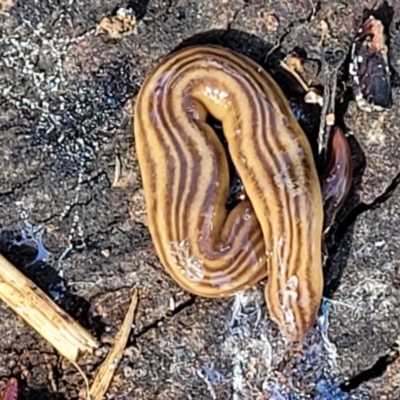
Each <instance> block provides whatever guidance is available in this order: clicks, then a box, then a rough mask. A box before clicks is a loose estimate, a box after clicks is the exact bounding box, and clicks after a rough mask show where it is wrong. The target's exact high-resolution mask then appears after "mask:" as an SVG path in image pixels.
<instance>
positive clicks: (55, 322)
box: [0, 255, 98, 361]
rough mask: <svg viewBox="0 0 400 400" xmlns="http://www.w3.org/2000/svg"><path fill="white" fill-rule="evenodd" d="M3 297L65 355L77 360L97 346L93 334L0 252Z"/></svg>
mask: <svg viewBox="0 0 400 400" xmlns="http://www.w3.org/2000/svg"><path fill="white" fill-rule="evenodd" d="M0 299H2V300H3V301H4V302H5V303H6V304H7V305H8V306H9V307H10V308H11V309H12V310H13V311H14V312H15V313H17V314H18V315H19V316H20V317H21V318H22V319H23V320H24V321H25V322H26V323H27V324H29V325H30V326H31V327H32V328H33V329H34V330H36V332H38V333H39V334H40V335H41V336H42V337H43V338H44V339H46V340H47V341H48V342H49V343H50V344H51V345H52V346H53V347H54V348H55V349H56V350H57V351H58V352H59V353H60V354H61V355H62V356H63V357H65V358H66V359H68V360H70V361H76V360H78V359H79V357H80V356H81V355H82V354H84V353H92V352H93V350H94V349H95V348H97V347H98V343H97V341H96V340H95V339H94V337H93V336H92V335H91V334H90V333H89V332H88V331H86V330H85V329H84V328H82V327H81V326H80V325H79V324H78V323H77V322H76V321H74V320H73V319H72V318H71V317H70V316H69V315H68V314H67V313H66V312H65V311H64V310H62V309H61V308H60V307H58V306H57V305H56V304H55V303H53V302H52V301H51V299H50V298H49V297H47V296H46V294H45V293H44V292H42V291H41V290H40V289H39V288H38V287H37V286H36V285H35V284H34V283H33V282H32V281H30V280H29V279H28V278H27V277H26V276H24V275H23V274H22V273H21V272H20V271H19V270H18V269H17V268H15V267H14V265H12V264H11V263H10V262H9V261H8V260H6V259H5V258H4V257H3V256H2V255H0Z"/></svg>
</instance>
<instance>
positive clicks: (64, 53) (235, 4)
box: [0, 0, 400, 400]
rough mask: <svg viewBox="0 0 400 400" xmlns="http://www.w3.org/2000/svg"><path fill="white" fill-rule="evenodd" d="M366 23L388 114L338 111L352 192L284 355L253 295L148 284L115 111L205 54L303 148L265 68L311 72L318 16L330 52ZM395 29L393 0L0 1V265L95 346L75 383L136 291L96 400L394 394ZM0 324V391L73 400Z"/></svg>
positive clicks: (7, 316) (124, 123) (398, 265)
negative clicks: (255, 85)
mask: <svg viewBox="0 0 400 400" xmlns="http://www.w3.org/2000/svg"><path fill="white" fill-rule="evenodd" d="M120 7H124V8H129V7H131V8H132V10H133V15H134V17H135V20H134V22H135V23H134V29H133V32H132V33H131V34H130V35H126V36H124V37H122V38H110V37H109V36H108V35H107V34H105V33H102V34H96V27H97V25H98V24H99V23H100V21H101V20H102V19H103V18H104V17H106V16H112V15H115V14H116V11H117V9H118V8H120ZM369 12H373V13H374V14H375V15H377V16H378V17H380V18H381V19H382V20H383V22H384V23H385V26H386V28H387V32H388V34H389V46H390V61H391V67H392V84H393V87H392V95H393V106H392V107H391V108H390V109H389V110H387V111H384V112H379V113H378V112H374V113H370V114H368V113H364V112H362V111H360V110H359V109H357V108H356V107H355V104H354V102H353V101H351V102H350V104H349V106H348V108H347V110H346V114H345V121H346V124H347V128H348V130H349V131H351V132H352V133H353V136H352V137H351V146H352V150H353V154H354V160H353V161H354V165H355V172H354V185H353V189H352V193H351V198H350V199H349V201H348V202H347V205H346V207H345V209H344V211H343V213H342V217H343V218H342V222H341V223H340V224H339V226H338V230H337V231H338V232H339V233H338V236H337V237H335V238H334V240H331V244H330V247H329V248H330V249H331V257H330V261H329V262H328V264H327V267H326V297H325V299H324V302H323V304H322V307H321V314H320V318H319V320H318V322H317V324H316V326H315V328H314V329H313V331H312V332H311V333H310V335H309V338H308V339H307V342H306V344H305V346H304V347H303V348H301V349H293V348H291V347H290V346H288V345H287V344H285V343H284V341H283V339H282V337H281V335H280V333H279V332H278V330H277V328H276V326H275V325H274V324H273V323H272V322H271V321H270V319H269V316H268V313H267V311H266V307H265V302H264V298H263V292H262V289H263V285H262V283H261V284H260V285H259V286H258V287H256V288H253V289H251V290H248V291H246V292H245V293H241V294H238V295H237V296H236V297H234V298H230V299H225V300H218V301H217V300H205V299H201V298H194V297H192V296H190V295H189V294H187V293H184V292H182V290H180V289H179V287H177V285H176V284H175V283H174V282H173V281H172V280H171V279H170V278H169V277H168V276H167V275H166V274H165V273H164V271H163V269H162V267H161V265H160V264H159V261H158V259H157V257H156V255H155V253H154V249H153V247H152V243H151V239H150V236H149V232H148V230H147V227H146V218H145V217H146V212H145V205H144V201H143V193H142V189H141V181H140V173H139V171H138V165H137V160H136V156H135V152H134V138H133V129H132V101H134V99H135V95H136V94H137V92H138V90H139V88H140V85H141V83H142V82H143V79H144V77H145V76H146V74H147V73H149V72H150V70H151V69H152V68H153V67H154V66H155V64H156V63H157V61H159V60H160V58H161V57H163V56H165V55H166V54H168V53H169V52H170V51H172V50H173V49H175V48H176V47H177V46H180V45H182V44H187V43H220V44H222V45H224V46H226V47H229V48H231V49H235V50H237V51H240V52H242V53H244V54H247V55H249V56H251V57H252V58H254V59H255V60H256V61H258V62H259V63H261V64H262V65H263V66H264V67H265V68H266V69H267V70H269V71H270V72H271V73H272V74H273V76H274V77H275V78H276V79H277V80H278V82H279V83H280V84H281V85H282V88H283V89H284V91H285V93H286V94H287V96H288V97H289V98H290V99H291V101H292V104H293V107H301V108H297V111H298V115H299V118H300V122H301V124H302V126H304V129H305V130H306V132H307V133H308V134H309V135H310V138H312V137H313V136H315V132H316V131H317V129H318V123H319V113H320V108H319V106H317V105H304V104H302V105H301V106H299V105H297V102H298V101H299V99H302V97H303V95H304V93H302V92H301V91H300V90H298V89H297V90H293V89H294V88H295V85H294V84H293V83H292V81H290V80H289V78H288V76H287V75H285V74H284V73H283V71H282V70H281V69H280V68H279V60H281V59H283V57H284V56H285V55H286V54H288V53H290V52H292V51H293V50H295V49H297V51H300V52H302V54H306V55H307V56H308V57H309V58H310V59H312V60H314V61H313V62H314V64H312V63H310V65H316V66H318V62H319V59H320V57H321V55H320V54H321V51H320V50H321V47H320V46H319V42H320V40H321V34H322V25H321V21H322V20H325V21H326V22H327V25H328V28H329V36H328V37H327V38H326V40H325V42H324V43H325V44H324V45H325V46H332V48H341V49H343V51H345V53H346V54H347V53H348V52H349V46H350V44H351V41H352V40H353V37H354V35H355V33H356V32H357V30H358V28H359V27H360V24H361V23H362V21H363V19H364V18H365V17H366V16H367V15H368V13H369ZM271 15H273V18H271V17H270V16H271ZM271 21H272V22H273V23H271ZM276 22H277V23H276ZM399 27H400V3H399V2H396V1H389V2H385V3H384V2H380V1H367V0H364V1H359V0H353V1H350V0H349V1H343V2H333V1H312V0H298V1H287V0H285V1H282V0H280V1H255V0H250V1H240V0H236V1H220V0H204V1H195V0H175V1H174V0H171V1H150V2H149V3H148V4H147V2H146V1H140V0H136V1H131V2H130V3H129V2H128V1H127V2H126V3H124V2H122V3H121V2H116V1H108V2H101V1H96V0H90V1H83V0H75V1H74V0H71V1H68V2H57V1H54V0H47V1H40V2H37V1H34V0H24V1H16V2H15V1H12V0H8V1H3V0H0V32H1V34H0V90H1V92H0V105H1V112H0V131H1V136H0V143H1V145H0V170H1V171H2V173H1V174H0V205H1V207H0V223H1V236H0V239H1V240H0V251H1V252H2V254H4V255H5V256H6V257H7V258H9V259H10V260H11V261H12V262H13V263H14V264H15V265H16V266H18V268H20V269H21V270H22V271H23V272H24V273H25V274H26V275H27V276H29V277H30V278H31V279H32V280H34V282H35V283H36V284H38V286H40V287H41V288H42V289H43V290H44V291H45V292H46V293H47V294H49V295H50V296H51V297H52V298H53V299H54V300H55V301H56V302H57V303H58V304H59V305H60V306H61V307H62V308H64V309H65V310H66V311H67V312H68V313H70V314H71V315H72V316H73V317H75V318H77V319H78V320H79V321H80V323H81V324H83V325H84V326H86V327H88V329H89V330H90V331H91V332H92V333H93V334H94V335H96V337H97V338H98V339H99V340H100V341H101V343H102V344H103V345H104V346H103V348H101V349H100V350H99V351H97V352H96V354H95V355H94V356H93V357H90V358H87V359H85V360H84V361H82V362H81V364H80V365H81V367H82V368H83V370H84V371H85V373H87V374H88V376H89V377H93V374H94V372H95V370H96V368H97V366H98V365H99V364H100V363H101V361H102V360H103V358H104V355H105V353H106V350H107V348H108V347H109V346H110V344H111V343H112V340H113V336H114V335H115V333H116V330H117V329H118V327H119V325H120V323H121V321H122V318H123V316H124V313H125V311H126V309H127V307H128V300H129V299H128V298H127V293H128V292H129V290H130V288H132V287H133V286H137V287H139V289H140V302H139V307H138V312H137V316H136V323H135V326H134V329H133V333H132V335H131V338H130V341H129V346H128V347H127V349H126V352H125V354H124V358H123V360H122V362H121V365H120V367H119V369H118V371H117V374H116V377H115V379H114V381H113V384H112V387H111V388H110V391H109V394H108V397H107V398H109V399H143V400H146V399H149V400H150V399H160V400H161V399H176V400H178V399H182V400H183V399H196V400H201V399H204V400H206V399H207V400H209V399H221V400H224V399H399V398H400V378H399V376H400V368H399V360H397V359H396V357H397V351H396V349H394V350H393V349H392V352H391V353H390V354H389V355H388V354H387V353H388V352H390V349H391V347H392V346H393V344H394V343H395V342H396V339H397V338H398V335H399V332H400V307H399V306H400V280H399V277H400V245H399V243H400V206H399V204H400V189H396V188H397V184H398V182H399V181H400V178H399V173H400V170H399V166H398V160H399V157H400V150H399V145H398V144H399V143H400V126H399V123H398V121H400V111H399V110H400V107H399V106H400V96H399V89H398V86H399V85H398V82H399V80H398V75H397V71H398V70H400V47H399V43H400V32H399ZM128 30H129V29H128ZM346 65H347V64H346ZM342 78H343V79H346V70H345V69H344V72H343V76H342ZM357 204H359V205H357ZM346 215H347V216H346ZM0 316H1V323H0V379H1V380H0V390H1V389H2V388H3V387H4V385H5V383H6V381H7V379H8V378H9V377H11V376H15V377H17V378H18V379H19V382H20V384H21V388H22V390H21V392H22V393H21V396H20V399H39V398H40V399H41V400H45V399H59V400H61V399H62V400H65V399H77V398H78V394H79V391H81V390H82V389H83V388H84V381H83V379H82V377H81V376H80V374H79V373H78V372H77V371H76V369H75V367H74V366H72V365H71V364H70V363H69V362H67V361H65V360H63V359H62V358H60V357H59V356H58V355H57V353H56V352H55V351H54V350H53V349H52V348H51V347H50V346H49V345H48V344H47V343H46V342H44V341H43V339H41V338H40V337H39V336H38V335H37V334H36V333H35V332H32V330H31V329H30V328H29V327H27V326H26V325H25V324H24V323H23V322H22V321H21V320H20V319H19V318H18V317H16V316H15V315H14V314H13V313H12V312H11V311H10V310H9V309H7V308H6V306H5V305H4V304H0Z"/></svg>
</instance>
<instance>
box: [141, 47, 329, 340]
mask: <svg viewBox="0 0 400 400" xmlns="http://www.w3.org/2000/svg"><path fill="white" fill-rule="evenodd" d="M134 111H135V113H134V134H135V142H136V151H137V157H138V161H139V167H140V171H141V175H142V181H143V188H144V195H145V200H146V205H147V218H148V226H149V230H150V233H151V236H152V239H153V241H154V245H155V248H156V251H157V254H158V256H159V258H160V260H161V263H162V265H163V266H164V267H165V269H166V271H167V272H168V273H169V275H170V276H171V277H172V278H173V279H174V280H175V281H176V282H177V283H178V284H179V285H180V286H181V287H182V288H183V289H185V290H187V291H189V292H191V293H194V294H196V295H199V296H204V297H223V296H228V295H232V294H234V293H236V292H237V291H239V290H242V289H246V288H248V287H250V286H252V285H254V284H255V283H257V282H258V281H260V280H261V279H263V278H265V277H267V276H268V280H267V283H266V287H265V297H266V302H267V306H268V309H269V311H270V315H271V317H272V318H273V320H274V321H276V322H277V323H278V324H279V326H280V327H281V329H282V331H283V332H284V333H285V334H286V336H288V338H289V339H291V340H298V339H300V338H301V337H302V336H303V335H304V334H305V333H306V332H307V331H308V330H309V329H310V327H311V326H312V324H313V323H314V321H315V318H316V315H317V312H318V309H319V305H320V301H321V298H322V291H323V271H322V235H323V219H324V211H323V199H322V194H321V185H320V181H319V177H318V173H317V170H316V166H315V162H314V158H313V154H312V151H311V148H310V145H309V142H308V139H307V137H306V135H305V134H304V132H303V131H302V129H301V128H300V126H299V123H298V122H297V121H296V119H295V117H294V115H293V113H292V111H291V109H290V107H289V104H288V101H287V100H286V98H285V97H284V95H283V93H282V91H281V89H280V88H279V87H278V85H277V84H276V83H275V81H274V80H273V79H272V78H271V77H270V75H269V74H268V73H267V72H265V71H264V70H263V69H262V68H261V67H260V66H259V65H257V64H256V63H255V62H253V61H252V60H250V59H249V58H247V57H245V56H243V55H240V54H238V53H235V52H232V51H228V50H225V49H223V48H220V47H215V46H194V47H189V48H186V49H184V50H180V51H178V52H176V53H173V54H172V55H170V56H168V57H166V58H165V59H164V60H163V61H162V62H161V63H159V65H158V66H157V67H156V68H155V69H154V70H153V71H152V72H151V74H150V75H149V76H148V77H147V79H146V80H145V82H144V84H143V86H142V88H141V90H140V92H139V94H138V97H137V99H136V103H135V110H134ZM208 114H210V115H211V116H213V117H214V118H215V119H217V120H219V121H221V123H222V125H223V131H224V135H225V138H226V141H227V144H228V149H229V154H230V157H231V159H232V162H233V164H234V166H235V168H236V170H237V171H238V174H239V175H240V178H241V180H242V183H243V186H244V189H245V194H246V198H245V199H244V200H243V201H241V202H240V203H239V204H238V205H237V206H236V207H235V208H233V209H232V210H231V211H229V212H228V211H227V209H226V201H227V197H228V191H229V187H230V181H229V168H228V159H227V155H226V153H225V150H224V148H223V145H222V144H221V141H220V140H219V138H218V137H217V135H216V133H215V132H214V130H213V129H212V128H211V127H210V125H208V124H207V123H206V118H207V115H208Z"/></svg>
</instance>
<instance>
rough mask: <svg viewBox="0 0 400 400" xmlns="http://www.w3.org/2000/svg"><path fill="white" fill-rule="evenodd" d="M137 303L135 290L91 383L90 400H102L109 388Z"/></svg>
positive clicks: (123, 348) (120, 357)
mask: <svg viewBox="0 0 400 400" xmlns="http://www.w3.org/2000/svg"><path fill="white" fill-rule="evenodd" d="M137 303H138V293H137V289H135V290H134V292H133V296H132V301H131V304H130V306H129V309H128V312H127V313H126V316H125V319H124V322H123V323H122V326H121V328H120V330H119V332H118V333H117V336H116V337H115V343H114V346H113V348H112V349H111V350H110V352H109V353H108V355H107V358H106V359H105V360H104V362H103V364H102V365H101V366H100V368H99V370H98V371H97V374H96V377H95V378H94V381H93V383H92V387H91V388H90V398H91V400H102V399H103V396H104V395H105V394H106V392H107V390H108V387H109V386H110V383H111V381H112V379H113V377H114V374H115V371H116V370H117V368H118V365H119V363H120V361H121V359H122V355H123V352H124V350H125V346H126V343H127V341H128V338H129V333H130V331H131V328H132V324H133V318H134V315H135V311H136V307H137Z"/></svg>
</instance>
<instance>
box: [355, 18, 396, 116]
mask: <svg viewBox="0 0 400 400" xmlns="http://www.w3.org/2000/svg"><path fill="white" fill-rule="evenodd" d="M385 39H386V38H385V33H384V26H383V24H382V22H381V21H379V20H377V19H375V18H374V17H373V16H370V17H369V18H368V19H367V20H366V21H365V22H364V24H363V25H362V27H361V28H360V29H359V31H358V34H357V36H356V38H355V40H354V42H353V46H352V50H351V62H350V66H349V72H350V75H351V76H352V84H353V93H354V97H355V100H356V102H357V105H358V107H359V108H360V109H361V110H363V111H367V112H371V111H373V110H377V111H381V110H383V109H385V108H388V107H390V106H391V104H392V98H391V86H390V69H389V61H388V47H387V46H386V43H385Z"/></svg>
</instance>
